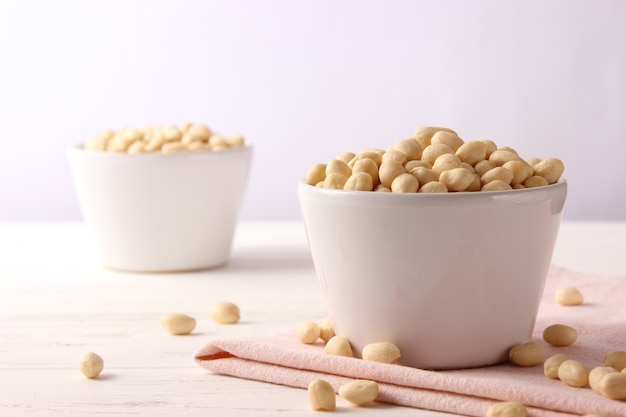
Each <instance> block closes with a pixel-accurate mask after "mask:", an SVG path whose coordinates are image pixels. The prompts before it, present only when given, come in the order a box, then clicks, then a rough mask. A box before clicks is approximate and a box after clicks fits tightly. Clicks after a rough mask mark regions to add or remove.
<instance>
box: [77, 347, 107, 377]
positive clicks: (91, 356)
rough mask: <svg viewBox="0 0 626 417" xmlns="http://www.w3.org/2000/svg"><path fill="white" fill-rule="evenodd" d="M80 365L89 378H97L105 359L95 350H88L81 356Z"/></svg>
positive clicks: (81, 370) (82, 371)
mask: <svg viewBox="0 0 626 417" xmlns="http://www.w3.org/2000/svg"><path fill="white" fill-rule="evenodd" d="M78 367H79V369H80V372H81V373H82V374H83V375H85V376H86V377H87V378H96V377H97V376H98V375H100V373H101V372H102V369H103V368H104V360H102V358H101V357H100V355H98V354H96V353H94V352H87V353H84V354H83V355H82V356H81V357H80V360H79V361H78Z"/></svg>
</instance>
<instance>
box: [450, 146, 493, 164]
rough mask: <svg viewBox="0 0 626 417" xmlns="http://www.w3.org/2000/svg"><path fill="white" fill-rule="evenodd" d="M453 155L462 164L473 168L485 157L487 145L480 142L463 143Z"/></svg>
mask: <svg viewBox="0 0 626 417" xmlns="http://www.w3.org/2000/svg"><path fill="white" fill-rule="evenodd" d="M455 155H456V156H457V157H458V158H459V159H460V160H461V161H463V162H467V163H468V164H470V165H472V166H474V165H476V164H477V163H478V162H480V161H483V160H484V159H485V158H486V157H487V144H486V143H485V142H482V141H480V140H472V141H469V142H465V143H464V144H462V145H461V146H459V148H458V149H457V150H456V152H455Z"/></svg>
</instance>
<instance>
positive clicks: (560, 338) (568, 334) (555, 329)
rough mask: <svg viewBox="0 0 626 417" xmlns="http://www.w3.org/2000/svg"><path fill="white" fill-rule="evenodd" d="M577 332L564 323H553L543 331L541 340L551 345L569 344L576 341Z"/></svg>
mask: <svg viewBox="0 0 626 417" xmlns="http://www.w3.org/2000/svg"><path fill="white" fill-rule="evenodd" d="M577 338H578V332H577V331H576V329H574V328H573V327H570V326H566V325H565V324H553V325H551V326H548V327H546V328H545V330H544V331H543V340H545V341H546V343H549V344H551V345H552V346H569V345H571V344H573V343H574V342H576V339H577Z"/></svg>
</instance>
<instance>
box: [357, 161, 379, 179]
mask: <svg viewBox="0 0 626 417" xmlns="http://www.w3.org/2000/svg"><path fill="white" fill-rule="evenodd" d="M357 172H365V173H367V174H369V176H370V177H372V186H374V185H377V184H378V182H379V179H378V165H376V162H375V161H374V160H373V159H370V158H363V159H359V160H357V161H356V162H355V163H354V165H352V175H354V174H355V173H357Z"/></svg>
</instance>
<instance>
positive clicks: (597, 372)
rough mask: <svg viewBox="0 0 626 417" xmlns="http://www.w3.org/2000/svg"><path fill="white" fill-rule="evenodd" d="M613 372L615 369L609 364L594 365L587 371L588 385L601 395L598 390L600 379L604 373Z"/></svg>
mask: <svg viewBox="0 0 626 417" xmlns="http://www.w3.org/2000/svg"><path fill="white" fill-rule="evenodd" d="M615 372H617V370H616V369H615V368H612V367H610V366H596V367H595V368H593V369H592V370H591V371H590V372H589V386H590V387H591V389H592V390H594V391H595V392H597V393H598V394H600V395H602V393H601V392H600V381H601V380H602V378H604V377H605V375H607V374H611V373H615Z"/></svg>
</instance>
